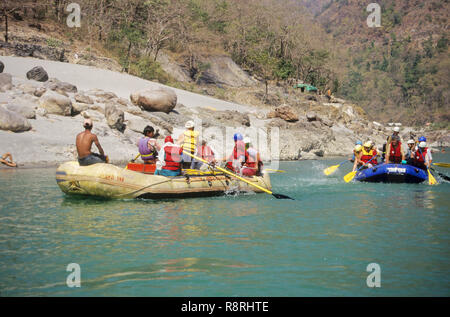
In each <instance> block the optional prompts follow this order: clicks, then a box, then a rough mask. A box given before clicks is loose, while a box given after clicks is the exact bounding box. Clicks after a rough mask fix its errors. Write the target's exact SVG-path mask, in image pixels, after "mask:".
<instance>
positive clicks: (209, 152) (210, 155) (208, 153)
mask: <svg viewBox="0 0 450 317" xmlns="http://www.w3.org/2000/svg"><path fill="white" fill-rule="evenodd" d="M197 156H199V157H200V158H201V159H203V160H205V161H207V162H208V163H209V164H213V165H214V164H216V157H215V154H214V151H213V149H212V148H211V147H210V146H209V145H208V144H207V142H206V140H203V141H202V145H201V146H200V147H198V148H197ZM198 163H199V164H195V165H194V169H206V168H207V167H208V165H207V164H204V163H202V162H198Z"/></svg>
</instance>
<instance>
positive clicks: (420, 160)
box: [413, 138, 433, 170]
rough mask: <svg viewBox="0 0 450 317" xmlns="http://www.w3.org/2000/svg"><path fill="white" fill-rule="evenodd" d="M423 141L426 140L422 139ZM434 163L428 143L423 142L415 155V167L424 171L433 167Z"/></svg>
mask: <svg viewBox="0 0 450 317" xmlns="http://www.w3.org/2000/svg"><path fill="white" fill-rule="evenodd" d="M421 139H425V138H421ZM419 140H420V139H419ZM425 140H426V139H425ZM432 161H433V158H432V157H431V151H430V149H429V148H428V147H427V143H426V142H425V141H421V142H420V143H419V146H418V147H417V149H416V151H415V153H414V160H413V165H414V166H416V167H418V168H421V169H423V170H426V169H427V167H428V168H430V167H431V162H432Z"/></svg>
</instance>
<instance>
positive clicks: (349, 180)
mask: <svg viewBox="0 0 450 317" xmlns="http://www.w3.org/2000/svg"><path fill="white" fill-rule="evenodd" d="M355 175H356V171H354V172H350V173H348V174H347V175H345V176H344V181H345V182H346V183H348V182H351V181H352V179H353V178H354V177H355Z"/></svg>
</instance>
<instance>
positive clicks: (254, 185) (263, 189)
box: [183, 151, 295, 200]
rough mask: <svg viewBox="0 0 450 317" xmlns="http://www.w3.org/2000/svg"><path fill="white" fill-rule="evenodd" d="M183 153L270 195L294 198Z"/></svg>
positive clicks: (279, 197) (280, 197) (278, 197)
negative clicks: (276, 192)
mask: <svg viewBox="0 0 450 317" xmlns="http://www.w3.org/2000/svg"><path fill="white" fill-rule="evenodd" d="M183 153H184V154H186V155H189V156H190V157H192V158H194V159H196V160H197V161H200V162H203V163H205V164H207V165H208V166H210V167H212V168H214V167H215V168H216V169H218V170H219V171H221V172H224V173H225V174H228V175H231V176H233V177H236V178H237V179H239V180H241V181H243V182H245V183H247V184H249V185H251V186H253V187H256V188H258V189H260V190H262V191H263V192H265V193H267V194H270V195H272V196H273V197H275V198H276V199H291V200H295V199H293V198H291V197H289V196H286V195H282V194H275V193H273V192H271V191H270V190H268V189H266V188H263V187H261V186H259V185H256V184H253V183H252V182H250V181H248V180H246V179H245V178H243V177H240V176H238V175H236V174H234V173H231V172H229V171H227V170H226V169H223V168H221V167H219V166H212V164H210V163H208V162H207V161H205V160H203V159H201V158H199V157H197V156H195V155H194V154H191V153H189V152H186V151H183Z"/></svg>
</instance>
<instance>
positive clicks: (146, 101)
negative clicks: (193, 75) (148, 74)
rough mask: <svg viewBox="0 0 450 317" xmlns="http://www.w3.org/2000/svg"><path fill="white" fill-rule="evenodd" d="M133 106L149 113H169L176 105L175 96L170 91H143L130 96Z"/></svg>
mask: <svg viewBox="0 0 450 317" xmlns="http://www.w3.org/2000/svg"><path fill="white" fill-rule="evenodd" d="M130 100H131V102H132V103H133V104H135V105H137V106H139V107H141V108H142V109H144V110H146V111H150V112H165V113H169V112H171V111H172V110H173V109H174V108H175V106H176V104H177V95H176V94H175V92H174V91H173V90H171V89H167V88H159V89H145V90H140V91H136V92H134V93H132V94H131V96H130Z"/></svg>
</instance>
